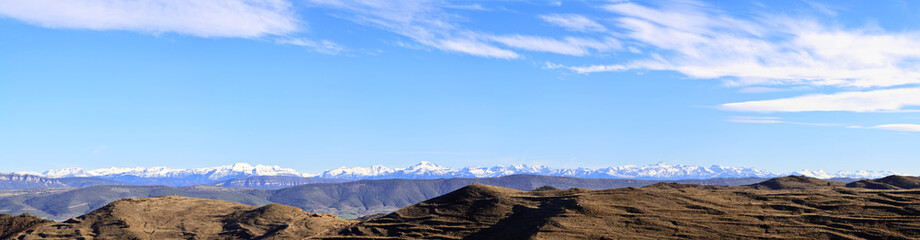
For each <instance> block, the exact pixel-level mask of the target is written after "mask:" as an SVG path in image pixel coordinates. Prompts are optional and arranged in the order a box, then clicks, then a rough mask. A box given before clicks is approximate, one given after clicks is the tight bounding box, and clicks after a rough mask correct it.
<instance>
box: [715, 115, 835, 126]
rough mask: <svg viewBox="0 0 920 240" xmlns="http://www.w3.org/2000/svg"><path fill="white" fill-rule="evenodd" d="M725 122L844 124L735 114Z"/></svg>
mask: <svg viewBox="0 0 920 240" xmlns="http://www.w3.org/2000/svg"><path fill="white" fill-rule="evenodd" d="M725 121H727V122H733V123H754V124H792V125H806V126H822V127H835V126H836V127H842V126H846V125H844V124H838V123H813V122H796V121H787V120H785V119H783V118H781V117H746V116H735V117H730V118H728V119H726V120H725Z"/></svg>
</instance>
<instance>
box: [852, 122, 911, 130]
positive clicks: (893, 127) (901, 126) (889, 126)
mask: <svg viewBox="0 0 920 240" xmlns="http://www.w3.org/2000/svg"><path fill="white" fill-rule="evenodd" d="M849 128H869V129H882V130H891V131H899V132H920V124H882V125H878V126H871V127H863V126H850V127H849Z"/></svg>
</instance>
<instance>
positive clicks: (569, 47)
mask: <svg viewBox="0 0 920 240" xmlns="http://www.w3.org/2000/svg"><path fill="white" fill-rule="evenodd" d="M491 40H493V41H496V42H499V43H501V44H504V45H506V46H509V47H513V48H519V49H524V50H529V51H536V52H549V53H556V54H563V55H572V56H585V55H588V54H590V53H591V52H592V50H593V51H597V52H607V51H611V50H616V49H620V48H621V46H620V42H619V41H617V40H616V39H613V38H609V37H608V38H605V39H603V40H600V41H598V40H594V39H587V38H576V37H566V38H563V39H561V40H557V39H552V38H546V37H536V36H523V35H508V36H493V37H491Z"/></svg>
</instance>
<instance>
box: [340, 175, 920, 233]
mask: <svg viewBox="0 0 920 240" xmlns="http://www.w3.org/2000/svg"><path fill="white" fill-rule="evenodd" d="M918 214H920V191H877V190H858V189H846V188H839V189H810V190H805V191H803V190H757V189H750V188H743V187H735V188H729V189H721V190H720V189H707V188H706V187H666V188H660V187H648V188H621V189H610V190H597V191H593V190H577V189H576V190H560V191H531V192H525V191H517V190H511V189H504V188H498V187H491V186H482V185H473V186H470V187H466V188H463V189H461V190H458V191H455V192H452V193H450V194H447V195H444V196H441V197H438V198H434V199H431V200H429V201H425V202H423V203H420V204H417V205H413V206H411V207H407V208H403V209H401V210H399V211H396V212H394V213H392V214H389V215H386V216H383V217H379V218H374V219H370V220H368V221H365V222H361V223H358V224H355V225H353V226H350V227H348V228H346V229H343V230H342V231H340V232H339V235H340V236H336V237H332V236H330V237H328V238H329V239H345V238H348V239H361V238H365V239H380V238H384V239H385V238H392V239H407V238H409V239H412V238H416V239H422V238H424V239H726V238H728V239H917V238H918V236H920V219H918V218H917V217H916V216H917V215H918Z"/></svg>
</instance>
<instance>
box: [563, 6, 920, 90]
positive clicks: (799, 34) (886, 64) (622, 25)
mask: <svg viewBox="0 0 920 240" xmlns="http://www.w3.org/2000/svg"><path fill="white" fill-rule="evenodd" d="M604 9H606V10H607V11H610V12H611V13H614V14H617V15H618V16H619V17H618V18H616V26H617V27H618V29H621V30H623V37H624V38H625V39H624V40H623V41H624V42H629V43H630V45H633V44H634V45H637V46H640V48H641V49H642V50H643V52H646V53H647V54H646V56H647V57H646V58H639V59H634V60H627V61H624V62H619V63H613V64H599V65H589V66H563V67H561V68H564V69H570V70H572V71H575V72H579V73H592V72H604V71H623V70H624V69H646V70H667V71H677V72H680V73H683V74H685V75H687V76H689V77H692V78H701V79H722V80H724V81H725V83H726V84H727V85H729V86H751V85H760V86H768V85H783V86H788V85H807V86H833V87H858V88H872V87H892V86H902V85H907V84H917V83H920V62H918V61H916V59H918V58H920V32H910V31H899V32H889V31H885V30H879V29H877V28H849V29H848V28H843V27H837V26H832V25H827V24H822V23H820V22H818V21H815V20H810V19H802V18H792V17H784V16H775V15H763V16H755V17H753V18H745V19H741V18H737V17H733V16H730V15H726V14H724V13H721V12H719V11H717V10H713V9H714V8H712V7H709V6H707V5H706V4H703V3H696V2H689V1H680V2H668V3H666V4H661V5H660V6H657V7H650V6H643V5H639V4H636V3H632V2H626V3H616V4H611V5H608V6H605V7H604Z"/></svg>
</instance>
